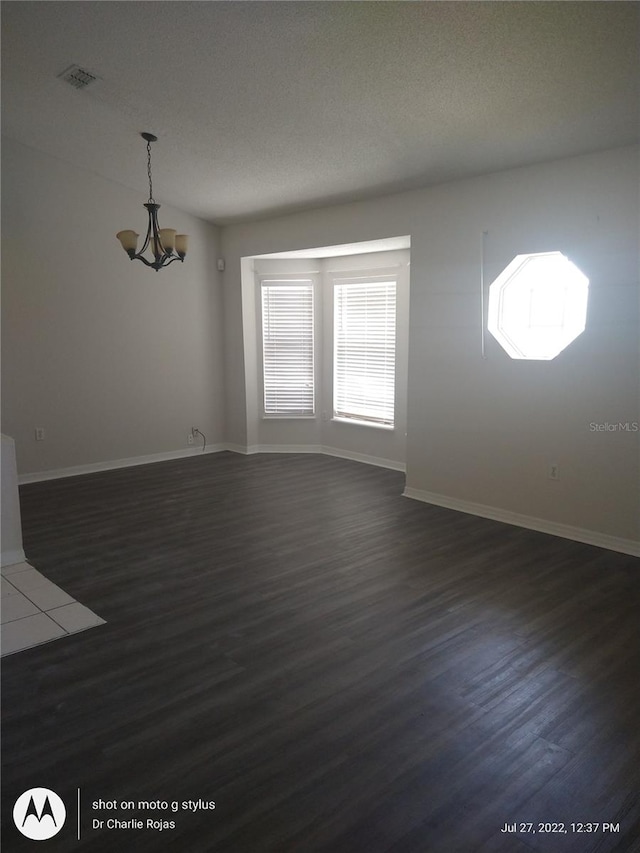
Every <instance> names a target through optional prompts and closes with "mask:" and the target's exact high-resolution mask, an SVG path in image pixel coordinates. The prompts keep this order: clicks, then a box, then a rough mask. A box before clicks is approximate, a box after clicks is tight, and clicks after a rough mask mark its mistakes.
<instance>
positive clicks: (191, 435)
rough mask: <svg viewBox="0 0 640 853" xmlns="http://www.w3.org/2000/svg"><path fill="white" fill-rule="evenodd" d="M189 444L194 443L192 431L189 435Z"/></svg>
mask: <svg viewBox="0 0 640 853" xmlns="http://www.w3.org/2000/svg"><path fill="white" fill-rule="evenodd" d="M187 444H193V433H192V432H190V433H189V434H188V435H187Z"/></svg>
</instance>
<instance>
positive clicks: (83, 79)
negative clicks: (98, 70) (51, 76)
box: [58, 65, 98, 89]
mask: <svg viewBox="0 0 640 853" xmlns="http://www.w3.org/2000/svg"><path fill="white" fill-rule="evenodd" d="M58 77H59V78H60V80H64V82H65V83H68V84H69V85H70V86H73V88H74V89H86V88H87V86H88V85H89V84H90V83H94V82H95V81H96V80H97V79H98V75H97V74H92V73H91V71H87V70H86V68H80V66H79V65H70V66H69V67H68V68H65V70H64V71H63V72H62V73H61V74H58Z"/></svg>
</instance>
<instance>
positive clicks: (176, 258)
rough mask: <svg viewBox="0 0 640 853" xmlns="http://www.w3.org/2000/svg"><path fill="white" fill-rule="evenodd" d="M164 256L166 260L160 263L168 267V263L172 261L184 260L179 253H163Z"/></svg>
mask: <svg viewBox="0 0 640 853" xmlns="http://www.w3.org/2000/svg"><path fill="white" fill-rule="evenodd" d="M165 258H168V260H166V261H163V263H162V266H163V267H168V266H169V264H172V263H173V262H174V261H180V262H183V261H184V258H181V257H180V255H165Z"/></svg>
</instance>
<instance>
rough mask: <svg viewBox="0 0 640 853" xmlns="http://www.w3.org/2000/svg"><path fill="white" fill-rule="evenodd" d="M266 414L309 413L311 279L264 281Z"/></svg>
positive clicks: (311, 403) (311, 405)
mask: <svg viewBox="0 0 640 853" xmlns="http://www.w3.org/2000/svg"><path fill="white" fill-rule="evenodd" d="M262 363H263V379H264V413H265V415H312V414H313V413H314V382H313V372H314V371H313V283H312V282H311V281H295V282H293V281H291V282H277V283H276V282H273V281H271V282H263V284H262Z"/></svg>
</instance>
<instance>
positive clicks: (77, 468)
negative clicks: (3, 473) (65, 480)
mask: <svg viewBox="0 0 640 853" xmlns="http://www.w3.org/2000/svg"><path fill="white" fill-rule="evenodd" d="M226 449H227V446H226V445H224V444H211V445H208V446H207V447H206V449H205V451H204V452H205V453H219V452H220V451H221V450H226ZM201 453H202V448H201V447H193V448H192V447H188V448H186V449H185V450H169V451H167V452H166V453H151V454H149V455H148V456H130V457H128V458H126V459H112V460H111V461H109V462H91V463H89V464H88V465H74V466H72V467H71V468H55V469H53V470H51V471H37V472H35V473H33V474H19V475H18V484H19V485H20V486H23V485H26V484H27V483H40V482H42V481H43V480H59V479H60V478H61V477H77V476H79V475H80V474H96V473H98V472H100V471H111V470H113V469H115V468H130V467H132V466H134V465H148V464H150V463H152V462H166V461H167V460H168V459H183V458H184V457H185V456H199V455H200V454H201Z"/></svg>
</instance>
